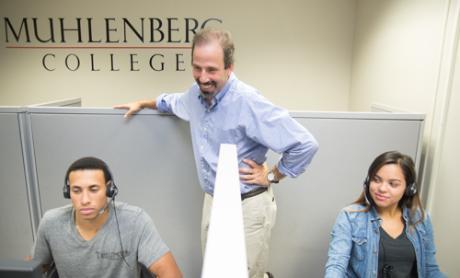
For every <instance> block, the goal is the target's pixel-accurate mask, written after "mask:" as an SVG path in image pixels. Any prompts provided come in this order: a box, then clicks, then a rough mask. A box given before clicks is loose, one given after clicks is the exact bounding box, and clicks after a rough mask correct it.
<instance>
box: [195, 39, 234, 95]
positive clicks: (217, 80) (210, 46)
mask: <svg viewBox="0 0 460 278" xmlns="http://www.w3.org/2000/svg"><path fill="white" fill-rule="evenodd" d="M192 55H193V57H192V68H193V78H194V79H195V81H196V82H197V83H198V85H199V86H200V89H201V92H202V94H203V96H204V97H205V98H206V99H207V100H208V101H210V100H211V99H212V98H213V97H214V96H215V95H216V94H217V93H218V92H219V91H220V90H221V89H222V88H223V87H224V85H225V83H226V82H227V80H228V77H229V76H230V74H231V72H232V70H233V65H231V66H229V67H228V68H227V69H225V67H224V51H223V49H222V47H221V46H220V44H219V43H218V42H217V41H211V42H209V43H205V44H201V45H196V46H195V49H194V51H193V54H192Z"/></svg>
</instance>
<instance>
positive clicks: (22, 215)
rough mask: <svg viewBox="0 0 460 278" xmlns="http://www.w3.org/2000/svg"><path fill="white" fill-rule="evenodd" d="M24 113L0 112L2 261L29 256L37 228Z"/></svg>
mask: <svg viewBox="0 0 460 278" xmlns="http://www.w3.org/2000/svg"><path fill="white" fill-rule="evenodd" d="M23 116H24V113H23V109H20V108H12V107H11V108H5V107H3V108H0V130H1V131H0V259H21V258H23V257H25V256H26V255H28V254H29V252H30V247H31V245H32V242H33V231H32V227H33V224H32V222H31V215H30V213H31V210H30V206H29V203H30V202H29V193H30V192H29V190H28V187H27V175H26V172H25V171H26V170H25V162H24V157H23V145H22V139H23V138H22V134H21V125H20V122H21V118H23Z"/></svg>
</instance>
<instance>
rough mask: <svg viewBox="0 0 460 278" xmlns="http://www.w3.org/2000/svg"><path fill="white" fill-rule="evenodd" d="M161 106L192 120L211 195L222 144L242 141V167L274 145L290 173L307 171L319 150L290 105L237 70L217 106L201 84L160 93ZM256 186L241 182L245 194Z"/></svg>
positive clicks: (261, 158) (205, 183)
mask: <svg viewBox="0 0 460 278" xmlns="http://www.w3.org/2000/svg"><path fill="white" fill-rule="evenodd" d="M156 105H157V109H158V111H160V112H165V113H172V114H175V115H176V116H178V117H179V118H181V119H183V120H186V121H188V122H189V124H190V131H191V137H192V145H193V152H194V155H195V162H196V167H197V171H198V177H199V181H200V184H201V187H202V188H203V190H204V191H205V192H207V193H209V194H211V195H213V192H214V182H215V177H216V170H217V162H218V156H219V147H220V144H234V145H236V147H237V152H238V162H239V167H249V166H247V165H246V164H245V163H244V162H242V160H243V159H251V160H254V161H255V162H256V163H258V164H262V163H264V162H265V160H266V154H267V151H268V149H271V150H273V151H275V152H277V153H281V154H282V157H281V159H280V161H279V162H278V169H279V171H280V172H281V173H282V174H284V175H286V176H289V177H296V176H298V175H300V174H301V173H302V172H304V171H305V169H306V167H307V166H308V164H309V163H310V162H311V160H312V158H313V156H314V154H315V153H316V151H317V150H318V143H317V142H316V140H315V138H314V137H313V136H312V135H311V134H310V133H309V132H308V131H307V130H306V129H305V128H304V127H303V126H301V125H300V124H299V123H298V122H297V121H295V120H294V119H293V118H292V117H290V116H289V113H288V112H287V111H286V110H285V109H282V108H279V107H277V106H275V105H273V104H272V103H271V102H269V101H268V100H267V99H265V98H264V97H263V96H262V95H261V94H260V93H259V92H258V91H257V90H255V89H254V88H253V87H251V86H249V85H246V84H245V83H243V82H241V81H239V80H238V79H237V77H236V76H235V75H234V74H231V75H230V77H229V80H228V81H227V82H226V84H225V86H224V87H223V88H222V90H221V91H220V92H218V93H217V94H216V95H215V97H214V98H213V99H212V102H211V104H208V103H207V102H206V101H205V100H204V99H203V97H202V96H201V94H200V88H199V86H198V85H197V84H196V83H195V84H194V85H193V86H192V87H191V88H190V89H189V91H187V92H185V93H177V94H162V95H160V96H158V98H157V100H156ZM254 186H256V185H249V184H244V183H240V187H241V193H246V192H248V191H251V190H253V189H254Z"/></svg>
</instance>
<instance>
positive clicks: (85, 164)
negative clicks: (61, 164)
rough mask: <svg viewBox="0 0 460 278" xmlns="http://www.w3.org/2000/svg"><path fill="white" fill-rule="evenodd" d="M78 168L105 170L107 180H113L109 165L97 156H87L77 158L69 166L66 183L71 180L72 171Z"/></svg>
mask: <svg viewBox="0 0 460 278" xmlns="http://www.w3.org/2000/svg"><path fill="white" fill-rule="evenodd" d="M78 170H102V172H104V179H105V182H106V183H107V182H108V181H111V180H112V174H111V173H110V170H109V166H107V164H106V163H105V162H104V161H103V160H101V159H99V158H97V157H92V156H87V157H82V158H80V159H77V160H75V161H74V162H73V163H72V164H71V165H70V166H69V169H67V173H66V174H65V181H66V183H67V182H68V180H69V175H70V173H71V172H73V171H78Z"/></svg>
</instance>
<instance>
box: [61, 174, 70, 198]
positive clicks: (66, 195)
mask: <svg viewBox="0 0 460 278" xmlns="http://www.w3.org/2000/svg"><path fill="white" fill-rule="evenodd" d="M62 193H63V195H64V198H66V199H70V185H69V180H68V179H67V177H66V179H65V183H64V187H63V188H62Z"/></svg>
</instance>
